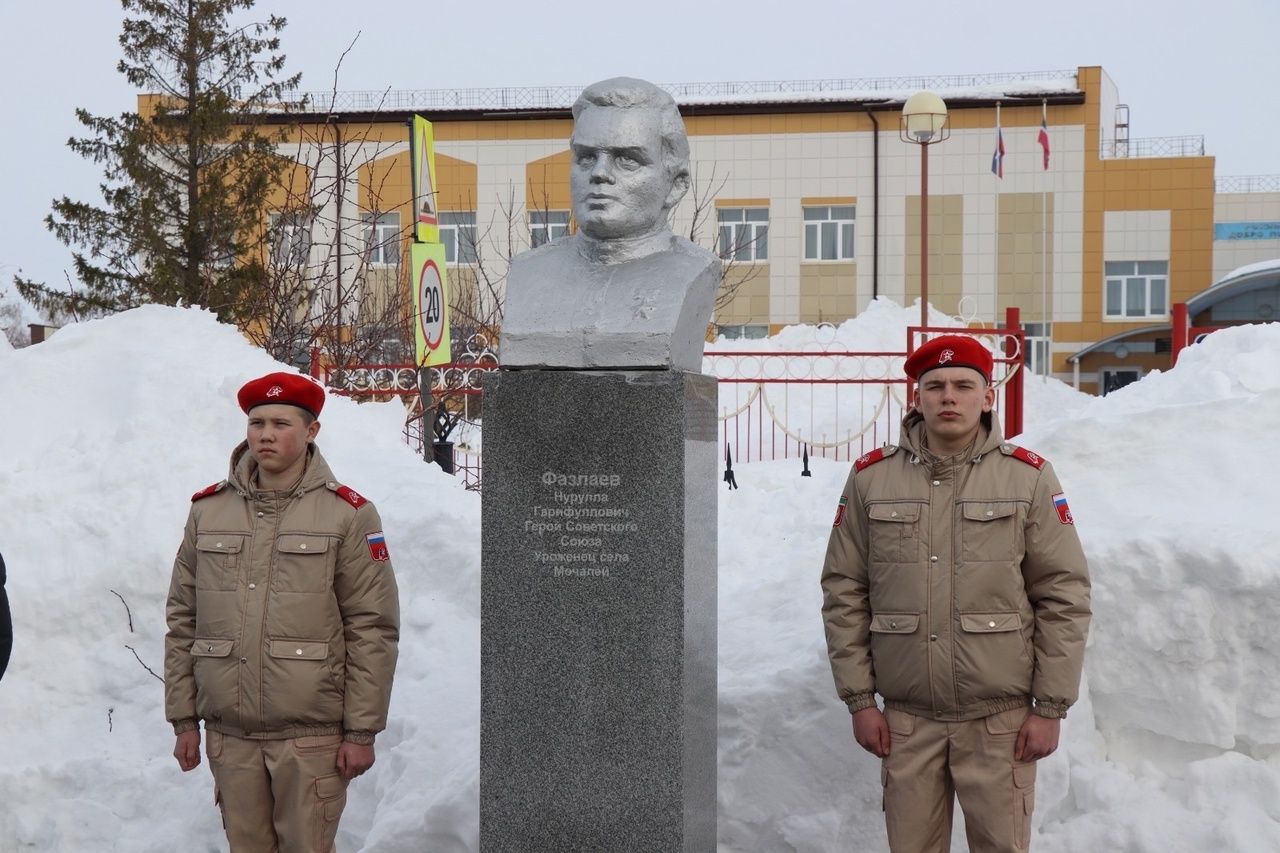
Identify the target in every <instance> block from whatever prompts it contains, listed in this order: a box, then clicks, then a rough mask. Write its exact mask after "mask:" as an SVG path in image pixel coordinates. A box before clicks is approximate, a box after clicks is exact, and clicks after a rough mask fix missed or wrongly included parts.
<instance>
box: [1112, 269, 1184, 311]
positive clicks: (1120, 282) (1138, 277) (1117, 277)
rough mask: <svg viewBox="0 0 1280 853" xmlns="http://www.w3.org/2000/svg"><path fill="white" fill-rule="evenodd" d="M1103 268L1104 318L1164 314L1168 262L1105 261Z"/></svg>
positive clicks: (1167, 292) (1166, 300) (1167, 304)
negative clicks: (1104, 283)
mask: <svg viewBox="0 0 1280 853" xmlns="http://www.w3.org/2000/svg"><path fill="white" fill-rule="evenodd" d="M1104 267H1105V272H1106V279H1107V282H1106V307H1105V309H1104V310H1105V316H1106V317H1107V318H1108V319H1112V318H1114V319H1127V318H1130V317H1166V316H1168V314H1169V262H1168V261H1107V262H1106V264H1104Z"/></svg>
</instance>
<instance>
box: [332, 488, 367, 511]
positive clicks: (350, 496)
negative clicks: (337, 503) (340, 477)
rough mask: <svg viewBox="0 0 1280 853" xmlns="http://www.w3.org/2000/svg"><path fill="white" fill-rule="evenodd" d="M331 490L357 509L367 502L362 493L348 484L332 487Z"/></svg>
mask: <svg viewBox="0 0 1280 853" xmlns="http://www.w3.org/2000/svg"><path fill="white" fill-rule="evenodd" d="M333 491H334V494H336V495H337V496H338V497H340V498H342V499H343V500H344V501H346V502H347V503H349V504H351V505H352V506H353V507H355V508H356V509H359V508H360V507H362V506H364V505H365V504H367V503H368V502H369V501H368V499H367V498H365V496H364V495H362V494H360V493H359V492H357V491H356V490H355V489H353V488H351V487H350V486H338V487H336V488H334V490H333Z"/></svg>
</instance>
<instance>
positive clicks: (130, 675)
mask: <svg viewBox="0 0 1280 853" xmlns="http://www.w3.org/2000/svg"><path fill="white" fill-rule="evenodd" d="M911 313H912V312H911V310H902V309H898V313H897V314H896V315H894V316H893V317H891V316H890V315H891V314H893V312H892V311H890V310H889V309H888V308H886V309H884V310H883V312H882V313H881V314H880V315H877V316H878V318H879V319H878V320H877V321H876V322H871V321H870V320H863V322H862V324H861V326H862V327H865V328H861V331H859V327H849V328H844V327H842V328H841V330H839V332H840V335H841V339H842V345H846V346H849V348H856V349H873V348H877V343H878V341H876V340H874V338H875V337H876V336H877V335H880V334H884V335H886V336H891V335H896V337H893V338H892V340H889V341H888V343H889V344H890V345H891V348H894V349H897V348H900V347H901V345H902V341H904V340H905V332H904V328H905V325H906V323H907V322H908V321H909V319H910V317H909V315H910V314H911ZM895 317H897V318H900V319H895ZM856 322H857V321H851V323H856ZM895 323H899V324H900V325H898V327H897V329H896V332H895V331H894V330H893V326H894V324H895ZM845 325H846V326H849V324H845ZM872 327H874V329H873V328H872ZM791 334H795V335H801V334H810V335H811V334H812V332H811V331H805V330H796V331H793V332H791ZM737 343H742V342H735V344H737ZM1277 365H1280V325H1276V324H1272V325H1270V326H1266V327H1245V328H1241V329H1236V330H1232V331H1228V332H1220V333H1218V334H1215V335H1213V336H1212V337H1210V338H1209V339H1208V340H1207V341H1206V342H1205V343H1204V344H1201V345H1198V346H1196V347H1193V348H1192V349H1190V350H1188V351H1187V352H1186V353H1185V354H1184V356H1183V359H1182V363H1181V364H1180V365H1179V367H1178V368H1177V370H1174V371H1171V372H1169V373H1167V374H1160V375H1153V376H1151V377H1148V378H1146V379H1144V380H1143V381H1142V382H1140V383H1138V384H1136V385H1134V386H1130V387H1129V388H1126V389H1124V390H1122V391H1121V392H1118V393H1116V394H1113V395H1111V396H1110V397H1108V398H1106V399H1105V400H1097V399H1094V398H1091V397H1086V396H1084V395H1079V394H1076V393H1075V392H1074V391H1072V390H1071V389H1069V388H1066V387H1065V386H1063V385H1062V384H1061V383H1057V382H1053V381H1049V382H1045V381H1043V380H1034V381H1032V382H1030V383H1028V387H1027V424H1028V433H1027V434H1026V435H1025V436H1024V437H1022V439H1020V441H1021V442H1022V443H1024V444H1027V445H1028V446H1030V447H1033V448H1035V449H1036V450H1037V451H1039V452H1041V453H1043V454H1044V455H1045V456H1047V457H1048V458H1049V459H1051V460H1052V461H1053V462H1054V465H1055V467H1056V468H1057V470H1058V473H1059V475H1060V477H1061V478H1062V480H1063V483H1064V486H1065V488H1066V490H1067V494H1068V496H1069V497H1070V500H1071V505H1072V510H1073V513H1074V515H1075V518H1076V520H1077V524H1078V527H1079V530H1080V533H1081V536H1082V539H1083V540H1084V543H1085V548H1086V551H1087V553H1088V556H1089V559H1090V564H1091V568H1092V571H1093V577H1094V584H1095V587H1094V589H1095V598H1094V607H1095V620H1094V630H1093V634H1092V636H1091V638H1090V648H1089V653H1088V657H1087V659H1086V676H1087V679H1086V687H1085V690H1084V694H1083V696H1082V699H1081V702H1080V703H1079V704H1078V705H1077V706H1076V708H1075V709H1073V711H1072V713H1071V716H1070V718H1069V719H1068V721H1067V723H1066V726H1065V728H1064V735H1065V743H1064V748H1063V749H1062V750H1061V751H1060V752H1059V754H1057V755H1055V756H1053V757H1052V758H1050V759H1048V760H1047V761H1046V762H1044V764H1043V765H1042V770H1041V775H1040V783H1039V786H1038V802H1037V810H1036V830H1037V835H1036V841H1035V844H1034V848H1033V849H1035V850H1037V851H1041V853H1081V852H1083V851H1089V853H1092V851H1132V853H1184V851H1185V853H1191V851H1202V850H1207V849H1212V850H1222V851H1231V853H1273V851H1280V654H1278V653H1277V645H1276V642H1275V640H1274V636H1275V631H1274V627H1273V626H1274V625H1275V624H1277V621H1280V569H1277V567H1276V565H1275V563H1274V561H1273V560H1272V559H1271V557H1270V555H1271V553H1272V551H1273V548H1271V547H1268V546H1270V545H1271V543H1270V542H1269V541H1267V540H1268V538H1269V535H1270V534H1271V533H1272V531H1273V530H1274V529H1275V523H1274V518H1275V515H1276V510H1277V509H1278V508H1280V486H1277V485H1276V480H1275V478H1274V477H1272V476H1270V475H1269V472H1265V469H1264V467H1263V466H1262V465H1261V464H1260V463H1261V462H1262V461H1264V460H1265V459H1266V458H1268V457H1269V450H1270V447H1271V441H1269V439H1271V427H1272V425H1274V424H1276V423H1278V422H1280V370H1278V369H1277ZM273 367H274V365H273V364H272V362H270V360H269V359H267V358H266V356H264V355H262V354H261V353H260V352H257V351H255V350H253V349H252V348H250V347H249V346H248V345H247V344H245V343H244V342H243V341H242V340H241V339H240V337H239V336H238V335H236V334H235V333H234V332H233V331H231V330H230V329H228V328H225V327H220V326H218V325H217V324H216V323H214V322H213V320H212V319H211V317H210V316H209V315H207V314H204V313H201V312H197V311H180V310H175V309H163V308H147V309H141V310H138V311H134V312H130V313H128V314H125V315H121V316H118V317H115V318H112V319H109V320H105V321H99V322H95V323H90V324H85V325H82V326H74V327H69V328H67V329H64V330H62V331H60V332H59V333H58V334H57V335H55V336H54V338H53V339H52V340H50V341H49V342H47V343H45V344H41V345H39V346H37V347H31V348H28V349H25V350H17V351H9V350H7V349H4V348H0V411H3V412H4V416H3V417H0V550H2V551H3V553H4V555H5V559H6V562H7V563H8V567H9V575H10V581H9V591H10V597H11V599H12V602H13V610H14V621H15V634H16V635H17V636H16V641H15V647H14V658H13V662H12V664H11V666H10V670H9V672H8V674H7V675H6V676H5V679H4V681H3V683H2V684H0V804H3V805H2V806H0V850H2V851H4V853H9V851H10V850H12V851H28V850H31V851H67V853H93V851H110V850H115V851H125V852H126V853H150V851H154V852H155V853H161V851H164V853H172V851H176V850H181V851H205V850H219V849H223V842H222V840H221V833H220V828H219V823H218V819H217V816H216V812H215V810H214V807H213V804H212V793H211V792H212V785H211V782H210V779H209V776H208V773H207V770H205V769H204V768H203V767H202V768H200V769H199V770H197V771H194V772H192V773H189V774H182V773H180V772H179V771H178V769H177V767H176V764H175V762H174V761H173V759H172V757H171V756H170V754H169V753H170V750H171V749H172V745H173V738H172V735H171V734H170V732H169V728H168V726H167V725H166V724H165V722H164V719H163V711H162V692H161V685H160V682H159V681H157V680H156V679H154V678H153V677H152V676H151V675H149V674H148V673H147V672H146V670H145V669H144V668H143V666H142V665H141V664H140V663H139V661H138V660H137V659H135V657H134V654H133V652H131V651H130V650H129V649H128V648H127V646H132V647H133V649H134V650H136V652H137V655H138V657H139V658H141V661H142V663H145V664H147V665H148V666H150V667H151V668H152V669H157V668H158V667H159V666H160V663H161V649H162V637H163V629H164V625H163V598H164V594H165V591H166V588H167V584H168V575H169V568H170V564H171V560H172V557H173V553H174V550H175V548H176V546H177V540H178V537H179V536H180V531H181V526H182V523H183V520H184V518H185V514H186V507H187V505H188V504H187V499H188V497H189V496H190V494H191V493H192V492H194V491H196V490H197V489H199V488H201V487H202V486H204V485H206V484H208V483H210V482H213V481H215V480H218V479H220V478H221V477H222V476H224V473H225V466H226V456H227V452H228V451H229V450H230V448H231V447H232V446H233V445H234V444H235V442H236V441H237V440H238V439H239V437H240V435H241V432H242V423H243V417H242V415H241V414H240V413H239V411H238V410H237V409H236V408H235V405H234V402H233V400H234V393H235V390H236V388H238V387H239V385H240V384H241V382H242V381H243V380H244V379H245V378H247V377H249V376H252V375H257V374H260V373H263V372H266V371H267V370H270V369H272V368H273ZM324 415H325V416H324V418H323V422H324V429H323V431H322V432H321V434H320V437H319V441H320V444H321V446H322V447H323V448H324V449H325V453H326V456H327V457H328V459H329V461H330V462H331V463H332V465H333V466H334V468H335V470H336V471H337V472H338V474H339V476H340V477H342V478H343V479H344V480H345V481H346V482H348V483H349V484H351V485H352V486H354V487H355V488H357V489H358V490H360V491H362V492H364V493H366V494H368V495H370V496H371V497H373V498H374V500H376V502H377V503H378V506H379V509H380V511H381V513H382V516H383V519H384V522H385V526H386V531H387V536H388V541H389V542H390V544H391V549H392V554H393V560H394V562H395V566H396V571H397V575H398V577H399V579H400V585H401V594H402V602H403V612H404V616H405V620H404V621H405V624H404V631H403V643H402V651H401V659H400V668H399V670H398V672H397V680H396V690H395V693H394V696H393V702H392V709H391V717H392V722H391V726H390V728H389V729H388V731H387V732H386V733H385V734H384V735H383V736H382V737H380V738H379V742H378V750H379V752H378V755H379V759H378V764H377V765H376V766H375V767H374V769H373V770H372V771H371V772H370V774H369V775H367V776H365V777H363V778H362V779H361V780H359V781H358V782H357V783H355V784H354V785H353V786H352V789H351V791H352V793H351V799H350V805H349V806H348V810H347V814H346V816H345V817H344V820H343V828H342V834H341V836H340V839H339V849H341V850H343V851H344V853H351V852H352V851H369V852H370V853H421V851H432V853H437V852H438V853H452V851H474V850H476V849H477V835H478V833H477V827H476V820H477V811H478V807H477V772H478V743H479V737H478V712H479V707H478V705H479V580H478V578H479V522H480V513H479V498H478V496H476V495H474V494H472V493H468V492H465V491H464V490H463V489H461V487H460V485H459V484H458V482H457V481H456V480H454V479H452V478H450V477H446V476H444V475H442V474H440V473H439V472H438V470H437V469H435V468H433V467H430V466H427V465H424V464H421V463H420V462H419V461H418V460H417V459H416V458H415V457H414V456H413V454H412V453H410V452H409V451H408V450H406V449H405V448H404V447H403V446H402V445H401V444H400V442H399V437H398V436H399V422H400V419H401V412H400V410H399V409H398V408H397V407H396V406H395V405H366V406H356V405H355V404H353V403H351V402H349V401H346V400H343V399H340V398H331V400H330V402H329V403H328V404H327V407H326V409H325V413H324ZM812 467H813V474H814V476H813V477H812V478H801V477H800V476H799V471H798V470H797V466H796V464H795V463H794V462H776V463H758V464H753V465H743V466H736V469H737V478H738V482H739V484H740V485H741V489H740V490H738V491H734V492H729V491H723V492H722V493H721V502H720V618H721V622H720V649H721V652H720V843H721V851H744V853H745V851H760V853H786V851H814V853H820V851H840V850H847V851H867V853H876V851H884V850H886V849H887V848H886V845H885V843H884V832H883V827H882V824H881V816H880V812H879V799H880V795H879V790H878V784H879V782H878V780H879V775H878V772H877V770H876V768H875V763H874V759H872V758H871V757H870V756H867V755H866V754H864V753H863V752H862V751H861V749H859V748H858V747H857V746H856V744H854V743H853V740H852V737H851V735H850V731H849V717H848V713H847V712H846V711H845V710H844V708H843V706H842V705H841V704H840V703H839V702H838V701H837V700H836V699H835V697H834V695H833V693H834V691H833V688H832V686H831V680H830V673H829V670H828V668H827V664H826V658H825V650H824V648H823V640H822V629H821V620H820V616H819V604H820V594H819V590H818V569H819V566H820V563H821V557H822V552H823V548H824V545H825V541H826V536H827V533H828V532H829V530H830V519H831V516H832V513H833V511H834V502H835V498H836V497H837V495H838V493H839V490H840V486H841V484H842V483H843V480H844V477H845V476H846V474H847V470H848V465H847V463H843V462H841V463H834V462H825V461H823V460H815V461H814V463H813V465H812ZM116 593H118V594H119V596H120V597H117V595H116ZM121 598H123V601H122V600H121ZM126 603H127V609H126ZM130 617H131V618H132V628H131V627H130V624H129V618H130ZM958 837H959V834H958ZM954 849H955V850H957V851H959V850H963V849H965V848H964V845H963V843H959V844H957V846H956V847H955V848H954Z"/></svg>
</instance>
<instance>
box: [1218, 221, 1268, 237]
mask: <svg viewBox="0 0 1280 853" xmlns="http://www.w3.org/2000/svg"><path fill="white" fill-rule="evenodd" d="M1213 239H1215V240H1280V222H1215V223H1214V225H1213Z"/></svg>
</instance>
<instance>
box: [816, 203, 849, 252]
mask: <svg viewBox="0 0 1280 853" xmlns="http://www.w3.org/2000/svg"><path fill="white" fill-rule="evenodd" d="M854 213H855V208H854V206H853V205H851V204H845V205H834V206H832V207H826V206H823V207H806V208H805V209H804V259H805V260H806V261H851V260H853V218H854Z"/></svg>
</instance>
